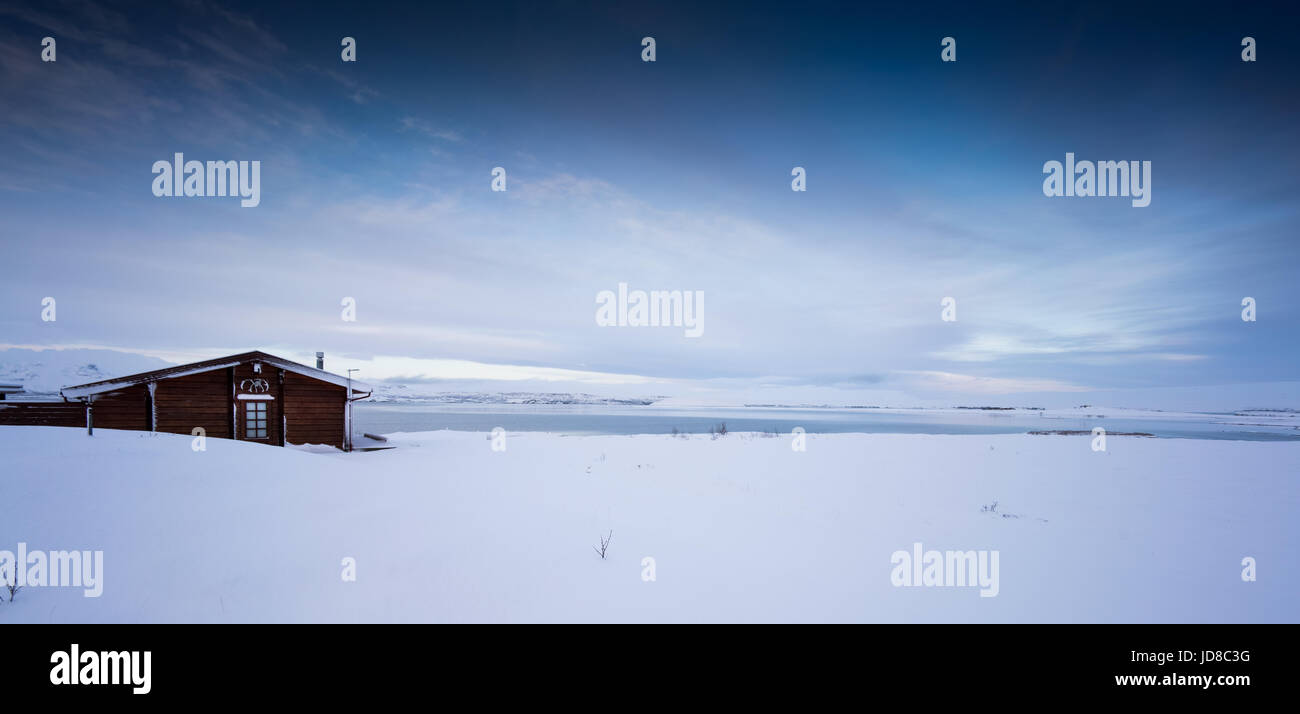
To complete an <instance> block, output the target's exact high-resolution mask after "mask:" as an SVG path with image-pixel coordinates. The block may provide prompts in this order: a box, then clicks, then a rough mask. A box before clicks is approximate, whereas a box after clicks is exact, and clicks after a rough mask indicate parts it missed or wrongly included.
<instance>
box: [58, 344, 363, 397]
mask: <svg viewBox="0 0 1300 714" xmlns="http://www.w3.org/2000/svg"><path fill="white" fill-rule="evenodd" d="M246 362H262V363H265V364H269V365H272V366H275V367H279V368H280V369H283V370H285V371H287V372H295V373H297V374H301V375H303V376H304V377H311V378H312V379H319V380H320V381H322V382H329V383H330V384H336V385H338V386H340V387H346V386H348V378H347V377H340V376H339V375H337V374H333V373H331V372H326V371H325V370H323V369H316V368H315V367H308V366H307V365H305V364H298V363H297V362H291V361H289V360H287V359H284V358H283V357H276V356H275V355H271V354H267V353H265V352H258V351H253V352H245V353H243V354H237V355H231V356H229V357H219V358H217V359H210V360H206V361H203V362H191V363H190V364H179V365H176V366H175V367H166V368H164V369H155V370H153V371H152V372H141V373H139V374H132V375H128V376H125V377H117V378H115V379H104V380H100V381H98V382H90V383H87V384H79V385H77V386H75V387H64V388H63V389H61V390H59V393H60V394H62V395H63V396H64V397H66V398H68V399H80V398H81V397H89V396H92V395H95V394H102V393H104V392H113V391H116V390H119V389H125V388H126V387H132V386H135V385H137V384H145V383H147V382H154V381H157V380H160V379H174V378H176V377H187V376H189V375H191V374H200V373H203V372H211V371H212V370H215V369H226V368H227V367H234V366H235V365H240V364H244V363H246ZM352 391H354V392H363V393H366V394H369V393H370V392H372V391H374V390H373V389H372V388H371V387H370V385H368V384H365V383H364V382H358V381H356V380H355V379H354V380H352Z"/></svg>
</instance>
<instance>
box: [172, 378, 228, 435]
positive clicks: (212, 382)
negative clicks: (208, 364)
mask: <svg viewBox="0 0 1300 714" xmlns="http://www.w3.org/2000/svg"><path fill="white" fill-rule="evenodd" d="M157 385H158V386H157V387H156V388H155V390H154V401H155V402H156V403H157V409H158V431H165V432H168V433H170V434H193V433H194V427H196V426H197V427H203V431H204V436H210V437H214V438H218V439H229V438H230V383H229V381H228V380H227V379H226V370H224V369H217V370H213V371H211V372H202V373H200V374H191V375H189V376H187V377H176V378H173V379H163V380H159V381H158V382H157Z"/></svg>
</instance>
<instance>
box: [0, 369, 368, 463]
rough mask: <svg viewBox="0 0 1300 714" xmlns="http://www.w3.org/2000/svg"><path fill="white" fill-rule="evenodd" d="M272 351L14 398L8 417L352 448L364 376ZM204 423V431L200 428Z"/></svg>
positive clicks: (1, 417)
mask: <svg viewBox="0 0 1300 714" xmlns="http://www.w3.org/2000/svg"><path fill="white" fill-rule="evenodd" d="M317 364H318V367H317V368H312V367H308V366H306V365H303V364H298V363H297V362H291V361H289V360H286V359H283V358H281V357H276V356H275V355H271V354H267V353H265V352H256V351H255V352H245V353H243V354H238V355H231V356H229V357H222V358H219V359H212V360H206V361H203V362H194V363H191V364H183V365H177V366H175V367H167V368H165V369H159V370H154V371H152V372H142V373H140V374H133V375H129V376H126V377H119V378H115V379H106V380H101V381H98V382H90V383H88V384H80V385H76V386H73V387H64V388H63V389H61V390H60V392H59V394H60V396H62V397H63V400H64V401H62V402H13V403H9V404H6V405H4V406H3V407H0V424H29V425H31V424H37V425H49V426H85V427H86V428H87V429H88V430H91V431H92V433H93V429H94V428H95V427H99V428H103V429H128V430H137V431H161V432H167V433H172V434H187V435H196V434H203V435H204V436H206V437H211V438H220V439H237V440H240V441H252V442H256V443H261V444H270V445H275V446H284V445H285V444H326V445H329V446H334V447H337V448H339V449H343V450H345V451H347V450H351V447H352V444H351V443H350V436H349V432H350V429H349V426H350V422H351V419H352V402H354V401H357V400H358V399H365V398H366V397H368V396H370V394H371V392H372V391H373V390H372V389H371V387H369V386H368V385H365V384H363V383H360V382H356V381H353V380H349V379H348V378H347V377H340V376H339V375H336V374H331V373H329V372H326V371H325V370H324V369H323V364H322V362H321V357H320V355H319V353H318V355H317ZM198 429H202V431H201V432H200V431H197V430H198Z"/></svg>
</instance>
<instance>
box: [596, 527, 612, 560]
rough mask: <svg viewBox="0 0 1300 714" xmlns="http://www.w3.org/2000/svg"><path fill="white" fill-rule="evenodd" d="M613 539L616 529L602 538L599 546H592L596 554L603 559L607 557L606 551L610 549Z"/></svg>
mask: <svg viewBox="0 0 1300 714" xmlns="http://www.w3.org/2000/svg"><path fill="white" fill-rule="evenodd" d="M611 540H614V531H610V532H609V535H608V536H605V537H604V538H601V539H600V547H599V548H597V547H596V546H594V545H593V546H591V549H592V550H594V551H596V555H599V556H600V559H601V560H604V559H605V551H606V550H609V542H610V541H611Z"/></svg>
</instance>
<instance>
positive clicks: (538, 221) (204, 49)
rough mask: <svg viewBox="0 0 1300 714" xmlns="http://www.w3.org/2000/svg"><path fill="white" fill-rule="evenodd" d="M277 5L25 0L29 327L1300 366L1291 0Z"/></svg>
mask: <svg viewBox="0 0 1300 714" xmlns="http://www.w3.org/2000/svg"><path fill="white" fill-rule="evenodd" d="M273 5H274V6H273V7H267V6H265V5H264V4H240V3H234V4H223V5H217V4H212V3H207V2H192V3H181V4H178V5H176V6H173V7H166V8H163V7H158V6H156V5H155V4H151V3H124V4H104V5H100V4H79V3H72V4H62V3H40V4H33V5H29V6H24V5H22V4H19V5H16V6H15V5H10V6H6V7H5V8H4V9H2V10H0V96H2V97H3V98H4V102H3V106H4V109H3V112H2V114H0V121H2V122H3V124H2V126H0V156H3V157H4V158H5V160H4V161H3V162H0V211H3V213H4V215H5V216H6V220H5V221H4V222H3V225H0V240H2V241H3V246H4V254H5V255H6V261H7V264H8V265H9V266H11V270H10V275H9V276H7V277H8V279H7V280H6V281H4V283H3V284H0V336H2V337H0V342H2V343H4V344H8V345H97V346H108V347H115V348H121V349H129V350H140V351H144V352H147V353H150V354H161V355H168V356H184V355H199V354H209V353H214V352H219V351H223V350H227V349H229V350H231V351H242V350H244V349H251V348H254V347H261V348H266V349H280V350H282V351H285V352H290V353H294V354H301V353H306V352H310V351H312V350H315V349H328V350H330V351H331V353H335V354H343V355H349V356H350V357H352V358H355V359H357V360H372V364H374V365H375V367H374V370H375V371H380V372H382V371H383V369H382V368H381V367H380V366H379V365H380V363H381V362H383V361H384V360H385V359H387V360H388V363H389V364H390V365H392V364H395V363H396V362H395V360H394V359H391V358H398V357H400V358H409V360H412V361H411V362H409V363H408V362H402V367H401V369H398V368H397V367H391V370H392V371H397V372H402V371H406V372H410V374H414V375H416V376H421V377H424V378H429V379H438V378H442V377H446V376H447V375H446V374H444V373H443V372H440V371H439V370H440V369H441V367H439V366H438V365H437V364H435V363H432V362H429V363H421V362H419V360H467V361H472V362H474V363H478V364H495V365H517V366H527V367H534V368H548V369H549V368H554V369H562V370H582V371H584V373H589V372H590V373H610V374H615V375H625V376H626V375H636V376H641V377H650V378H657V379H663V380H672V381H673V383H674V384H677V383H679V382H678V381H681V382H702V383H709V384H721V385H725V386H728V387H731V386H736V385H742V386H744V387H745V388H747V389H749V388H758V387H759V386H760V385H765V384H769V385H779V386H781V387H782V388H790V389H797V388H800V387H808V388H809V389H830V388H836V389H843V390H849V391H852V390H857V389H887V390H892V391H896V392H898V393H902V394H909V395H930V394H943V393H945V392H957V393H963V394H1005V393H1043V392H1066V393H1071V392H1072V391H1074V390H1078V391H1085V390H1110V389H1133V388H1165V387H1198V386H1204V385H1215V384H1232V383H1240V382H1251V383H1267V382H1281V381H1291V380H1293V379H1294V374H1295V367H1294V365H1295V359H1294V355H1295V353H1296V351H1297V347H1300V340H1297V337H1296V335H1297V329H1296V328H1297V326H1298V325H1300V310H1297V308H1296V303H1297V299H1298V298H1300V291H1297V289H1296V287H1295V275H1296V271H1297V265H1298V263H1300V249H1298V248H1297V216H1296V206H1297V202H1296V201H1295V200H1294V198H1293V197H1294V196H1295V195H1296V190H1297V188H1298V186H1297V178H1296V170H1295V164H1296V159H1297V156H1298V155H1300V151H1298V150H1297V149H1298V148H1300V147H1297V139H1296V132H1295V128H1294V127H1295V121H1296V116H1297V115H1300V112H1297V109H1298V108H1300V107H1298V106H1297V105H1298V104H1300V100H1298V99H1297V97H1300V91H1298V90H1300V86H1297V85H1298V84H1300V79H1298V74H1297V70H1300V61H1298V58H1297V51H1298V50H1297V49H1296V48H1295V47H1294V46H1293V42H1292V40H1291V37H1292V36H1293V35H1294V31H1295V28H1296V22H1295V21H1296V17H1297V15H1296V12H1295V11H1294V10H1291V9H1288V7H1287V6H1285V5H1282V4H1252V5H1251V6H1250V7H1249V8H1232V9H1225V8H1224V7H1222V6H1217V7H1216V6H1209V5H1197V4H1184V5H1180V6H1179V7H1178V9H1177V10H1176V12H1170V11H1167V10H1163V9H1161V8H1159V7H1155V6H1151V7H1146V8H1142V7H1137V8H1134V7H1126V6H1124V5H1122V4H1115V5H1112V6H1106V5H1101V4H1095V5H1086V6H1083V7H1077V6H1075V5H1074V4H1059V5H1046V4H1041V3H1037V4H1033V5H1025V6H1024V7H1019V8H999V9H992V10H990V9H980V8H973V7H970V6H969V4H966V3H954V4H951V5H950V6H945V5H944V4H930V3H927V4H925V6H924V7H889V8H879V7H870V6H864V5H862V4H856V3H854V4H847V3H846V4H814V5H812V6H807V7H805V6H803V5H794V4H786V3H782V4H761V3H744V4H734V5H719V4H708V5H707V6H706V5H704V4H698V3H659V2H656V3H632V4H627V3H598V2H592V3H541V2H534V3H462V4H457V5H453V6H444V5H440V4H433V3H410V4H409V6H406V7H399V8H387V7H384V6H383V5H382V4H378V3H369V4H362V5H358V4H355V3H310V4H308V3H301V4H288V5H284V4H278V3H276V4H273ZM46 35H52V36H54V37H55V38H56V39H57V41H58V59H57V62H54V63H43V62H41V61H40V39H41V37H43V36H46ZM647 35H648V36H653V37H655V39H656V41H657V61H656V62H654V63H646V62H642V61H641V57H640V55H641V44H640V40H641V38H642V37H643V36H647ZM1247 35H1249V36H1252V37H1254V38H1255V39H1256V41H1257V43H1258V56H1259V59H1258V61H1257V62H1253V63H1245V62H1242V61H1241V59H1240V53H1241V46H1240V42H1241V38H1242V37H1243V36H1247ZM344 36H352V37H355V38H356V40H357V43H358V61H357V62H356V63H344V62H341V61H340V57H339V52H340V38H342V37H344ZM944 36H952V37H954V38H956V40H957V62H955V63H944V62H941V61H940V59H939V52H940V44H939V43H940V39H941V38H942V37H944ZM175 152H184V153H185V155H186V157H187V158H192V159H198V160H224V159H245V160H258V161H261V166H262V173H261V181H262V198H261V205H259V206H258V207H257V208H251V209H246V208H241V207H240V206H239V203H238V201H237V200H231V199H223V198H189V199H176V198H158V197H155V196H153V195H152V194H151V193H150V184H151V180H152V175H151V174H150V167H151V166H152V164H153V162H154V161H157V160H160V159H163V160H169V159H170V158H171V156H172V154H173V153H175ZM1066 152H1073V153H1075V154H1076V155H1077V156H1078V157H1079V158H1080V159H1089V160H1139V161H1151V162H1152V167H1153V168H1152V202H1151V205H1150V206H1148V207H1146V208H1134V207H1132V206H1131V205H1130V204H1129V202H1128V201H1127V200H1124V199H1119V198H1047V197H1045V196H1044V195H1043V193H1042V190H1041V187H1042V181H1043V173H1042V166H1043V163H1044V162H1046V161H1050V160H1058V161H1059V160H1063V159H1064V155H1065V154H1066ZM495 166H502V167H505V168H506V169H507V171H508V174H509V191H507V192H506V193H504V194H501V193H493V192H491V191H490V190H489V184H490V178H491V177H490V173H489V172H490V171H491V169H492V168H493V167H495ZM794 166H802V167H805V168H806V169H807V172H808V191H807V192H806V193H795V192H792V191H791V190H790V171H791V168H792V167H794ZM619 282H627V283H629V284H631V285H632V286H633V288H642V289H645V290H652V289H682V290H702V291H704V292H705V293H706V294H707V296H708V303H707V304H708V308H707V311H706V320H707V329H706V332H705V335H704V337H702V338H699V339H695V340H691V339H686V338H683V337H682V336H681V334H680V331H673V330H657V329H642V330H629V329H621V330H620V329H613V330H611V329H602V328H599V327H597V326H596V325H595V324H594V322H593V319H592V316H593V313H594V309H595V306H594V302H593V297H594V296H595V295H596V293H597V292H599V291H601V290H607V289H614V288H615V286H616V285H617V284H618V283H619ZM43 296H56V297H58V298H59V319H58V321H57V322H56V323H46V322H41V321H40V320H39V314H40V313H39V306H40V299H41V298H42V297H43ZM343 296H352V297H355V298H356V299H357V302H358V315H359V318H358V321H357V322H356V323H342V322H341V321H340V320H339V307H338V305H339V302H340V298H341V297H343ZM947 296H953V297H955V298H956V299H957V301H958V320H957V321H956V322H955V323H945V322H942V321H941V320H940V319H939V314H940V307H939V302H940V300H941V299H942V298H943V297H947ZM1244 296H1251V297H1254V298H1255V299H1256V300H1257V301H1258V305H1259V308H1258V314H1259V319H1258V321H1257V322H1255V323H1244V322H1242V320H1241V319H1240V311H1241V308H1240V301H1241V299H1242V297H1244ZM421 364H423V365H424V366H420V365H421ZM412 370H414V371H412ZM488 371H490V370H485V371H484V374H487V373H488ZM406 376H409V375H406ZM610 383H613V384H637V383H638V381H637V380H633V379H630V378H629V379H622V380H621V381H620V379H618V378H613V379H612V380H611V382H610ZM811 393H812V392H810V394H811ZM817 393H818V394H820V392H817Z"/></svg>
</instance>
